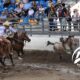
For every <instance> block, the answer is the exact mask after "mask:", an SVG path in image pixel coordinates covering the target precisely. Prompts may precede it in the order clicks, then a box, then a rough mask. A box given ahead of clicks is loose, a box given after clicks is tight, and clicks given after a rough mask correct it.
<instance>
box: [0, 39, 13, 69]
mask: <svg viewBox="0 0 80 80" xmlns="http://www.w3.org/2000/svg"><path fill="white" fill-rule="evenodd" d="M8 45H9V44H8V43H6V42H5V41H4V40H2V41H0V62H1V64H2V65H3V66H4V67H5V66H6V64H5V58H7V57H9V58H10V60H11V63H12V65H14V62H13V58H12V54H11V51H10V50H9V49H10V48H11V45H9V46H8Z"/></svg>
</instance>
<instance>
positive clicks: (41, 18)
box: [41, 14, 44, 32]
mask: <svg viewBox="0 0 80 80" xmlns="http://www.w3.org/2000/svg"><path fill="white" fill-rule="evenodd" d="M43 17H44V16H43V14H42V18H41V21H42V32H44V19H43Z"/></svg>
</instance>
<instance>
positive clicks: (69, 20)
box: [67, 6, 72, 31]
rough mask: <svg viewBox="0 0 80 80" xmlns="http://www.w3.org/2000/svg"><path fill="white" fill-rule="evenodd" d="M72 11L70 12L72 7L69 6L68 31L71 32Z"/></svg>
mask: <svg viewBox="0 0 80 80" xmlns="http://www.w3.org/2000/svg"><path fill="white" fill-rule="evenodd" d="M71 21H72V18H71V11H70V6H68V15H67V23H68V30H69V31H71Z"/></svg>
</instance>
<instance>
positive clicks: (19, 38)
mask: <svg viewBox="0 0 80 80" xmlns="http://www.w3.org/2000/svg"><path fill="white" fill-rule="evenodd" d="M8 39H9V40H10V41H11V43H12V49H13V51H16V53H17V54H18V58H19V59H22V58H21V56H22V55H23V54H24V51H23V47H24V41H28V42H30V41H31V39H30V38H29V37H28V35H27V32H25V31H24V32H23V31H18V32H16V33H15V34H14V36H13V37H12V38H8ZM20 53H21V54H20Z"/></svg>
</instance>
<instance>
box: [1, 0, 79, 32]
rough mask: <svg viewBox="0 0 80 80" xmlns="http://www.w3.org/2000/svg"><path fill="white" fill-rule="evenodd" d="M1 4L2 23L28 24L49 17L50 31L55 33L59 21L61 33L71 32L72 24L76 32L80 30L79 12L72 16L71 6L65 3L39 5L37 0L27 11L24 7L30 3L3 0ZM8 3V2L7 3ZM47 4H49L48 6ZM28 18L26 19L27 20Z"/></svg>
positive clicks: (49, 0) (51, 2)
mask: <svg viewBox="0 0 80 80" xmlns="http://www.w3.org/2000/svg"><path fill="white" fill-rule="evenodd" d="M3 1H4V2H2V3H1V4H0V19H2V22H4V21H5V20H9V21H12V22H18V21H20V19H24V20H26V21H25V22H28V21H29V20H30V19H32V20H35V19H36V20H37V21H38V22H39V21H42V19H43V18H45V17H47V18H48V21H49V27H50V31H55V30H56V29H57V28H58V26H57V24H58V23H57V19H59V23H60V29H61V31H66V30H67V25H68V30H69V31H71V28H72V23H73V28H74V30H79V24H80V19H79V14H78V10H77V9H75V10H74V14H73V15H72V16H71V12H70V6H68V7H67V8H66V7H65V3H59V4H54V3H53V1H52V0H48V1H47V2H44V3H37V2H36V1H35V0H33V1H32V2H30V4H31V6H30V5H29V8H27V9H25V8H24V5H25V4H27V5H28V3H25V2H22V1H21V0H16V1H13V2H11V1H10V0H3ZM6 1H7V2H6ZM46 3H47V4H46ZM25 18H26V19H25Z"/></svg>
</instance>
